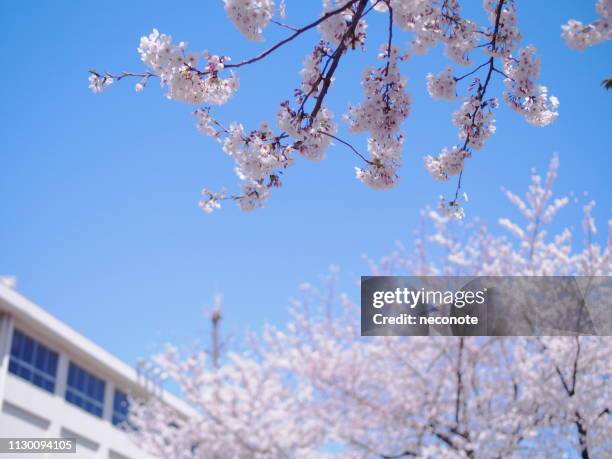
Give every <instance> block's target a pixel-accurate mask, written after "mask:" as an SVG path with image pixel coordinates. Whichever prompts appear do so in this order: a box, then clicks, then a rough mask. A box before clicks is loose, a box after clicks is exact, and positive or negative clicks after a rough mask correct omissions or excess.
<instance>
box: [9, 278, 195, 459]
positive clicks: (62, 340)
mask: <svg viewBox="0 0 612 459" xmlns="http://www.w3.org/2000/svg"><path fill="white" fill-rule="evenodd" d="M1 280H2V279H0V281H1ZM12 287H13V286H12V285H11V284H10V282H6V280H4V281H1V282H0V437H3V438H6V437H20V438H59V437H64V438H76V440H77V442H76V444H77V454H76V455H75V454H65V455H64V454H49V455H45V454H37V455H36V456H35V457H41V458H43V457H49V458H57V459H59V458H61V457H66V458H75V457H77V458H79V459H80V458H105V459H106V458H110V459H137V458H147V455H145V454H144V453H143V452H142V451H141V450H140V449H139V448H138V447H137V445H135V444H134V443H133V442H132V441H131V440H130V439H129V438H128V436H127V434H126V433H125V432H124V430H122V428H121V424H122V422H123V421H124V419H125V416H126V413H127V402H126V395H127V394H130V395H136V396H147V395H152V394H155V395H154V396H158V397H161V398H162V399H163V400H164V401H165V402H167V403H168V404H169V405H170V406H172V407H174V408H175V409H176V410H177V411H178V412H181V413H183V414H185V416H189V415H192V414H193V411H192V410H191V409H190V407H189V406H188V405H186V404H185V403H184V402H182V401H181V400H180V399H178V398H176V397H174V396H173V395H172V394H170V393H168V392H165V391H163V390H161V389H160V388H159V387H156V386H155V385H154V384H152V383H151V381H150V380H149V379H147V378H145V377H144V376H143V375H141V374H139V372H137V371H136V370H135V369H134V368H132V367H131V366H129V365H127V364H126V363H124V362H123V361H121V360H119V359H118V358H117V357H115V356H113V355H112V354H110V353H109V352H107V351H106V350H104V349H103V348H101V347H100V346H98V345H96V344H95V343H93V342H92V341H90V340H88V339H87V338H85V337H84V336H83V335H80V334H79V333H77V332H76V331H75V330H74V329H72V328H70V327H69V326H68V325H66V324H65V323H63V322H61V321H60V320H58V319H57V318H55V317H53V316H52V315H51V314H49V313H48V312H46V311H45V310H43V309H42V308H41V307H39V306H37V305H36V304H34V303H32V302H31V301H29V300H28V299H27V298H25V297H24V296H22V295H21V294H19V293H18V292H17V291H16V290H14V288H12ZM18 457H24V458H25V457H27V455H25V454H20V455H19V456H18Z"/></svg>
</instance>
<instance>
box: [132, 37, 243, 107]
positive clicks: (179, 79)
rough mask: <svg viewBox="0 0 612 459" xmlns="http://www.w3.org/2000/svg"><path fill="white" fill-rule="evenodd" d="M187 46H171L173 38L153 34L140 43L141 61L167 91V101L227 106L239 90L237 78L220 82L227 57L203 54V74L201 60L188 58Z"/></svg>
mask: <svg viewBox="0 0 612 459" xmlns="http://www.w3.org/2000/svg"><path fill="white" fill-rule="evenodd" d="M186 48H187V44H186V43H185V42H180V43H179V44H178V45H174V44H172V37H170V36H169V35H165V34H160V33H159V31H157V30H153V32H152V33H151V34H150V35H149V36H148V37H142V38H141V39H140V46H139V47H138V52H139V53H140V58H141V59H142V61H143V62H144V63H145V64H146V65H147V66H148V67H149V68H150V69H151V70H153V71H154V72H156V74H157V75H158V76H159V77H160V81H161V84H162V85H166V86H167V87H168V92H167V94H166V97H168V98H169V99H174V100H179V101H182V102H185V103H188V104H215V105H222V104H224V103H226V102H227V101H228V100H229V99H230V98H231V97H232V96H233V95H234V93H235V92H236V90H237V89H238V85H239V82H238V77H236V76H235V75H230V76H229V77H228V78H225V79H223V78H221V77H220V76H219V72H220V71H221V70H222V69H223V67H224V63H225V62H227V61H228V60H229V58H228V57H222V56H216V55H210V54H208V53H203V54H202V55H201V56H202V57H203V58H204V59H205V61H206V62H205V67H204V70H197V69H196V67H197V65H198V59H199V56H198V55H197V54H189V55H185V49H186Z"/></svg>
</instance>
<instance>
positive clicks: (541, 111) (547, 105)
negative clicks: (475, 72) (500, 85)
mask: <svg viewBox="0 0 612 459" xmlns="http://www.w3.org/2000/svg"><path fill="white" fill-rule="evenodd" d="M504 69H505V72H506V74H507V75H508V78H506V79H505V80H504V84H505V85H506V87H507V88H508V91H506V92H504V99H505V101H506V103H507V104H508V105H509V106H510V108H512V109H513V110H514V111H516V112H517V113H519V114H521V115H522V116H524V117H525V120H527V122H528V123H530V124H533V125H534V126H548V125H549V124H550V123H552V122H553V121H554V120H555V119H557V117H558V116H559V112H558V111H557V108H558V107H559V100H558V99H557V98H556V97H555V96H549V95H548V89H547V88H546V86H541V85H536V84H535V83H534V82H533V81H532V78H537V77H539V75H540V59H539V57H538V56H537V55H536V49H535V47H533V46H531V45H530V46H527V47H526V48H523V49H521V50H519V55H518V58H509V59H506V61H505V64H504Z"/></svg>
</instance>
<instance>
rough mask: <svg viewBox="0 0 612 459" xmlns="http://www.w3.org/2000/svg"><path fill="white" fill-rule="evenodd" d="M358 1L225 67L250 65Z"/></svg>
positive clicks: (351, 0)
mask: <svg viewBox="0 0 612 459" xmlns="http://www.w3.org/2000/svg"><path fill="white" fill-rule="evenodd" d="M357 1H361V2H363V0H349V1H348V2H346V3H345V4H344V5H342V6H340V7H338V8H336V9H335V10H332V11H329V12H327V13H325V14H324V15H323V16H321V17H320V18H319V19H317V20H316V21H314V22H311V23H310V24H308V25H305V26H304V27H300V28H299V29H297V30H296V31H295V32H294V33H292V34H291V35H289V36H288V37H287V38H285V39H283V40H281V41H279V42H278V43H276V44H275V45H274V46H272V47H270V48H268V49H267V50H265V51H264V52H262V53H260V54H258V55H257V56H255V57H252V58H250V59H246V60H244V61H242V62H238V63H237V64H227V65H225V67H224V68H226V69H229V68H237V67H242V66H243V65H248V64H252V63H254V62H257V61H260V60H262V59H263V58H265V57H266V56H268V55H269V54H271V53H273V52H274V51H276V50H277V49H278V48H280V47H282V46H283V45H285V44H287V43H289V42H290V41H292V40H294V39H295V38H297V37H298V36H300V35H301V34H303V33H304V32H306V31H308V30H310V29H313V28H315V27H316V26H318V25H319V24H321V23H322V22H324V21H326V20H327V19H329V18H331V17H332V16H335V15H336V14H338V13H341V12H342V11H344V10H345V9H347V8H349V7H350V6H352V5H353V4H355V3H356V2H357Z"/></svg>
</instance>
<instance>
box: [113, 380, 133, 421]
mask: <svg viewBox="0 0 612 459" xmlns="http://www.w3.org/2000/svg"><path fill="white" fill-rule="evenodd" d="M128 409H129V404H128V398H127V395H126V393H125V392H122V391H120V390H119V389H115V396H114V398H113V425H115V426H119V427H123V426H125V425H126V422H127V417H128Z"/></svg>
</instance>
